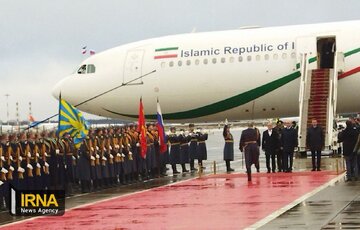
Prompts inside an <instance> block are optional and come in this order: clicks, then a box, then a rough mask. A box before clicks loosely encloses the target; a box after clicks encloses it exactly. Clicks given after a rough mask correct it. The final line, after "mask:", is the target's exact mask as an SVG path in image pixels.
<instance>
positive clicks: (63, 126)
mask: <svg viewBox="0 0 360 230" xmlns="http://www.w3.org/2000/svg"><path fill="white" fill-rule="evenodd" d="M59 102H60V103H59V128H58V133H59V136H60V137H61V136H63V135H64V134H65V133H69V134H70V136H71V137H72V138H73V141H74V145H75V147H76V148H77V149H79V148H80V145H81V143H82V141H83V140H84V139H85V138H86V136H87V134H88V132H89V124H88V122H87V121H86V120H85V118H84V117H83V115H82V113H81V112H80V111H79V110H78V109H76V108H75V107H74V106H72V105H70V104H69V103H67V102H66V101H65V100H63V99H61V98H60V100H59Z"/></svg>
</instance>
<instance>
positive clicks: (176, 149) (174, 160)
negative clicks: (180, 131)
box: [167, 127, 181, 174]
mask: <svg viewBox="0 0 360 230" xmlns="http://www.w3.org/2000/svg"><path fill="white" fill-rule="evenodd" d="M167 139H168V141H169V143H170V163H171V167H172V171H173V174H179V173H180V172H178V171H177V169H176V164H181V162H180V138H179V136H178V135H177V134H176V128H175V127H171V128H170V134H169V135H168V138H167Z"/></svg>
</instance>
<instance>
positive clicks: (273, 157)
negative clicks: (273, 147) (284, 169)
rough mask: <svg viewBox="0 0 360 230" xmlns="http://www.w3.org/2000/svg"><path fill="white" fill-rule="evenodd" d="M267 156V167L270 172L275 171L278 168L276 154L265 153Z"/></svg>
mask: <svg viewBox="0 0 360 230" xmlns="http://www.w3.org/2000/svg"><path fill="white" fill-rule="evenodd" d="M265 157H266V168H267V170H268V172H270V171H271V169H272V171H273V172H275V170H276V163H275V154H265ZM270 160H271V168H270Z"/></svg>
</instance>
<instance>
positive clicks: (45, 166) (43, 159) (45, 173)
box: [39, 131, 51, 189]
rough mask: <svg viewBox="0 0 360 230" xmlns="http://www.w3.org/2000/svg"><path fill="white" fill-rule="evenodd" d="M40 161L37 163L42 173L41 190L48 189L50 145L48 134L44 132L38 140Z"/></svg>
mask: <svg viewBox="0 0 360 230" xmlns="http://www.w3.org/2000/svg"><path fill="white" fill-rule="evenodd" d="M39 142H40V145H39V149H40V159H39V163H40V166H41V169H42V170H41V171H42V175H41V177H42V189H49V187H50V170H49V167H50V165H49V161H50V154H49V153H50V151H51V145H50V140H49V138H48V133H47V132H46V131H44V132H42V133H41V139H40V141H39Z"/></svg>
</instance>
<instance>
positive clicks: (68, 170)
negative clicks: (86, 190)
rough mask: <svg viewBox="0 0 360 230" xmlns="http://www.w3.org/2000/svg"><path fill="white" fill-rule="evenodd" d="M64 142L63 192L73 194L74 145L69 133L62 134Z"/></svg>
mask: <svg viewBox="0 0 360 230" xmlns="http://www.w3.org/2000/svg"><path fill="white" fill-rule="evenodd" d="M62 143H63V144H64V155H65V156H64V160H65V193H66V194H67V195H68V196H71V195H73V186H74V182H75V177H74V172H75V170H74V163H73V162H74V160H75V159H74V152H75V146H74V144H73V141H72V140H71V137H70V134H68V133H66V134H64V136H63V138H62Z"/></svg>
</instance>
